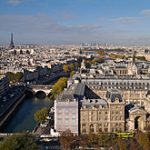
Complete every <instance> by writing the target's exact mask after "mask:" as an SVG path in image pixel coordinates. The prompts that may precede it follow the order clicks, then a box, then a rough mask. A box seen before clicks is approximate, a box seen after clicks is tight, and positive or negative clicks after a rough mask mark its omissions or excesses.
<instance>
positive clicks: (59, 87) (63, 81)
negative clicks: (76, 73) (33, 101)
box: [50, 77, 68, 99]
mask: <svg viewBox="0 0 150 150" xmlns="http://www.w3.org/2000/svg"><path fill="white" fill-rule="evenodd" d="M67 80H68V78H66V77H62V78H60V79H59V80H58V81H57V82H56V83H55V84H54V85H53V87H52V90H51V94H50V95H51V96H50V98H51V99H54V98H55V97H56V96H57V95H58V94H60V93H61V92H62V91H63V89H64V88H65V87H66V86H67Z"/></svg>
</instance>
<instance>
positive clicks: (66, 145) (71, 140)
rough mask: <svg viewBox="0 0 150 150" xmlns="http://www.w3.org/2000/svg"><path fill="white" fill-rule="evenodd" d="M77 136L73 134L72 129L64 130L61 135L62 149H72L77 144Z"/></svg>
mask: <svg viewBox="0 0 150 150" xmlns="http://www.w3.org/2000/svg"><path fill="white" fill-rule="evenodd" d="M76 139H77V138H76V137H75V136H73V133H71V131H70V130H66V131H64V132H63V133H62V134H61V136H60V137H59V141H60V144H61V146H62V149H64V150H67V149H72V148H74V146H75V142H76Z"/></svg>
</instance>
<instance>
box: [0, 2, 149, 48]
mask: <svg viewBox="0 0 150 150" xmlns="http://www.w3.org/2000/svg"><path fill="white" fill-rule="evenodd" d="M11 32H13V33H14V38H15V39H14V41H15V43H17V44H27V43H37V44H51V43H82V42H100V43H114V44H119V43H120V44H130V45H131V44H133V45H135V44H137V45H145V44H146V45H150V0H0V44H7V43H8V44H9V42H10V33H11Z"/></svg>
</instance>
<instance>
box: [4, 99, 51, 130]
mask: <svg viewBox="0 0 150 150" xmlns="http://www.w3.org/2000/svg"><path fill="white" fill-rule="evenodd" d="M51 105H52V102H51V101H50V100H49V99H48V98H45V99H37V98H35V97H32V98H25V99H24V100H23V102H22V104H21V105H20V106H19V108H18V110H17V111H16V112H15V114H14V115H13V117H12V118H11V119H10V120H9V121H8V124H7V126H6V127H5V129H4V132H21V131H26V130H29V131H32V130H33V128H34V127H35V125H36V122H35V120H34V113H35V112H36V111H37V110H39V109H40V108H42V107H49V106H51Z"/></svg>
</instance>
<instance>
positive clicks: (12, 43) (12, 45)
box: [9, 33, 15, 49]
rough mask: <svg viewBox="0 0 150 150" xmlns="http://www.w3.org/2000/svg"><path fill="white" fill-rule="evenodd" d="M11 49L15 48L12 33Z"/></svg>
mask: <svg viewBox="0 0 150 150" xmlns="http://www.w3.org/2000/svg"><path fill="white" fill-rule="evenodd" d="M9 48H10V49H13V48H15V45H14V41H13V33H11V41H10V45H9Z"/></svg>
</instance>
